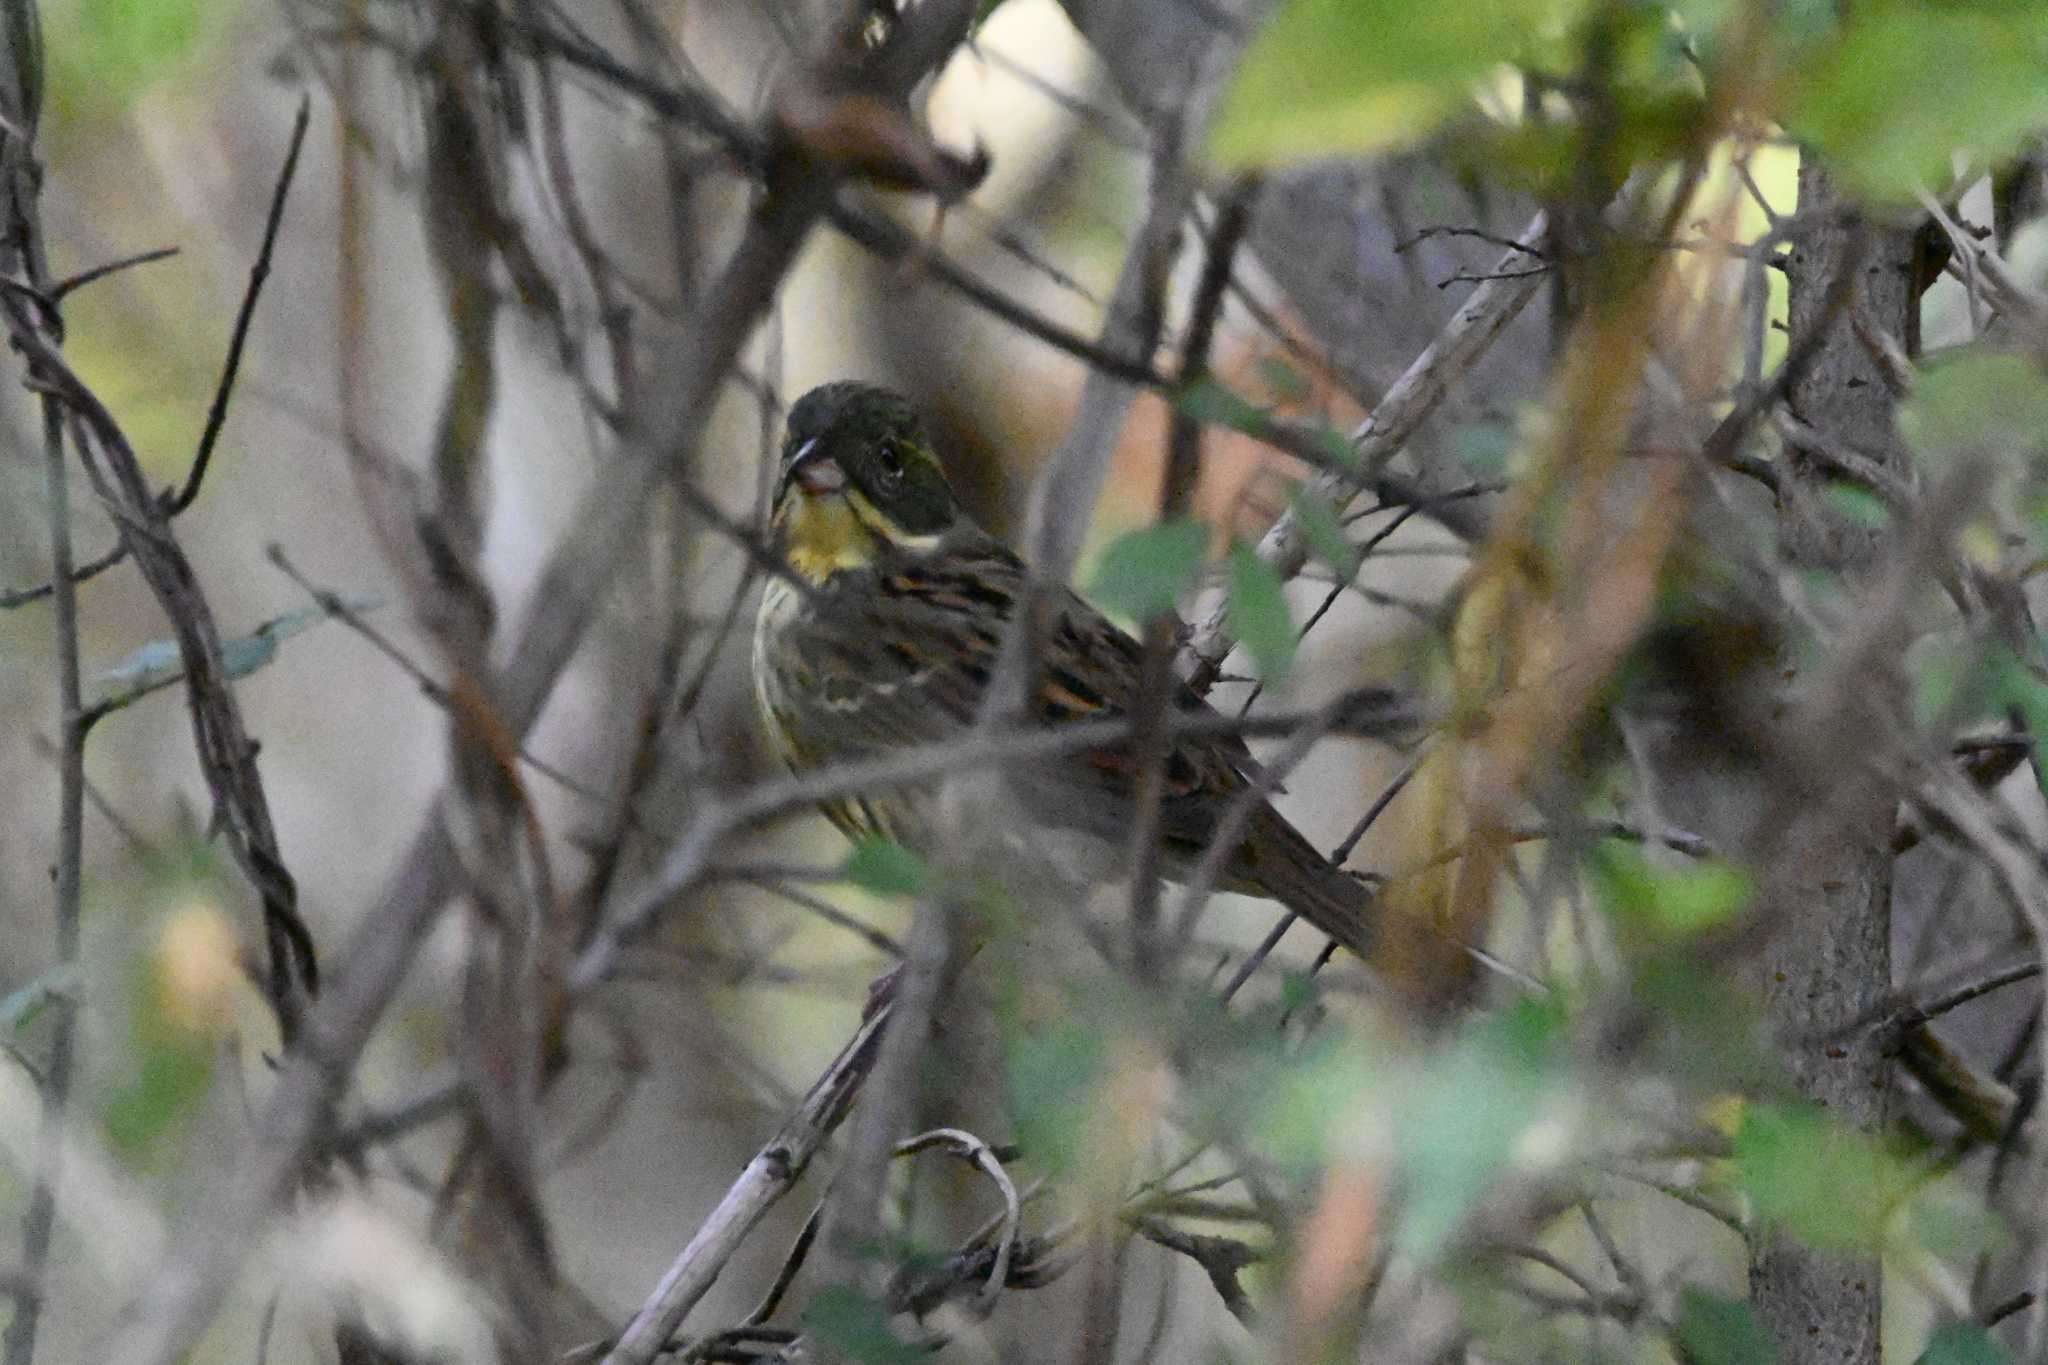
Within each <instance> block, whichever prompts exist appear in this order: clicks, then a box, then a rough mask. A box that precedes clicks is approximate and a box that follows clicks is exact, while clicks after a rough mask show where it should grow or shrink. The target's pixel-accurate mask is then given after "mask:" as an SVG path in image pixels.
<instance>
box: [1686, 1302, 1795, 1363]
mask: <svg viewBox="0 0 2048 1365" xmlns="http://www.w3.org/2000/svg"><path fill="white" fill-rule="evenodd" d="M1678 1341H1679V1344H1680V1345H1681V1346H1683V1347H1684V1348H1685V1353H1686V1355H1687V1356H1688V1357H1690V1358H1691V1360H1692V1361H1694V1362H1695V1365H1768V1362H1771V1361H1775V1360H1776V1359H1777V1358H1778V1352H1777V1349H1776V1348H1775V1347H1773V1346H1772V1345H1771V1341H1770V1338H1769V1337H1767V1336H1765V1335H1764V1329H1763V1327H1762V1326H1761V1325H1759V1324H1758V1322H1757V1320H1756V1314H1755V1313H1754V1312H1752V1311H1751V1309H1750V1306H1749V1305H1748V1304H1747V1303H1745V1302H1744V1301H1743V1300H1741V1299H1730V1298H1723V1297H1722V1296H1721V1295H1719V1294H1715V1293H1712V1292H1710V1291H1708V1290H1705V1289H1701V1288H1700V1287H1699V1286H1698V1285H1691V1284H1689V1285H1687V1286H1686V1287H1685V1292H1684V1293H1683V1294H1681V1295H1680V1296H1679V1309H1678Z"/></svg>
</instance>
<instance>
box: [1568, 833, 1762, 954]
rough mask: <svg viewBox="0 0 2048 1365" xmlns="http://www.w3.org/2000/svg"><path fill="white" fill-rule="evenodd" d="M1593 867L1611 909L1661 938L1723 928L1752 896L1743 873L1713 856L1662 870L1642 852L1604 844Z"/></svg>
mask: <svg viewBox="0 0 2048 1365" xmlns="http://www.w3.org/2000/svg"><path fill="white" fill-rule="evenodd" d="M1593 867H1594V871H1595V874H1596V876H1597V877H1598V880H1599V884H1600V888H1601V890H1602V891H1603V892H1604V893H1605V898H1606V904H1607V906H1608V908H1609V909H1610V911H1612V912H1613V913H1614V914H1615V915H1616V917H1617V918H1619V919H1622V920H1624V921H1626V922H1628V923H1630V924H1635V925H1640V926H1643V927H1645V928H1648V929H1649V930H1650V931H1651V932H1652V933H1654V934H1655V935H1656V936H1657V937H1659V938H1664V939H1682V938H1690V937H1691V936H1692V935H1694V934H1697V933H1700V932H1702V931H1704V930H1707V929H1712V928H1714V927H1716V926H1718V925H1722V924H1726V923H1727V922H1728V921H1730V920H1731V919H1733V918H1734V917H1735V916H1736V915H1737V914H1739V913H1740V912H1741V911H1742V909H1743V907H1744V906H1746V905H1748V904H1749V902H1750V898H1751V897H1752V896H1754V895H1755V894H1756V883H1755V882H1754V881H1753V880H1752V879H1751V878H1750V875H1749V874H1748V873H1747V872H1745V871H1743V870H1742V869H1741V868H1739V867H1737V866H1735V865H1734V864H1733V863H1729V862H1724V861H1722V860H1721V859H1718V858H1701V859H1695V860H1693V861H1690V862H1686V863H1683V864H1680V865H1678V866H1674V867H1665V866H1661V865H1659V864H1658V863H1655V862H1653V861H1651V859H1650V857H1649V856H1648V854H1647V853H1646V852H1645V851H1644V850H1643V849H1640V848H1636V847H1632V846H1630V845H1628V844H1615V843H1608V844H1603V845H1601V846H1600V848H1599V850H1598V852H1597V853H1596V854H1595V856H1594V859H1593Z"/></svg>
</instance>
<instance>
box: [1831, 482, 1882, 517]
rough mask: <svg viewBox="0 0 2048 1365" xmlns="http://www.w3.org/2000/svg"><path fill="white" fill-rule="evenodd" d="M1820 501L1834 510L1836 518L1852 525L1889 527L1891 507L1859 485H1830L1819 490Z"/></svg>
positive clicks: (1838, 483)
mask: <svg viewBox="0 0 2048 1365" xmlns="http://www.w3.org/2000/svg"><path fill="white" fill-rule="evenodd" d="M1821 499H1822V500H1823V501H1824V502H1826V503H1827V505H1828V506H1829V507H1831V508H1833V509H1834V511H1835V515H1836V516H1839V517H1841V518H1842V519H1843V520H1844V521H1847V522H1850V523H1852V524H1854V525H1857V526H1873V527H1876V526H1889V525H1891V520H1892V509H1891V507H1890V506H1889V505H1888V504H1887V503H1886V502H1885V500H1884V499H1883V498H1880V497H1879V496H1878V495H1877V494H1875V493H1873V492H1871V491H1870V490H1869V489H1868V488H1865V487H1863V486H1862V485H1861V484H1854V483H1840V482H1836V483H1831V484H1829V485H1828V486H1827V487H1826V488H1824V489H1822V490H1821Z"/></svg>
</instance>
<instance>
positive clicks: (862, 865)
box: [843, 839, 931, 896]
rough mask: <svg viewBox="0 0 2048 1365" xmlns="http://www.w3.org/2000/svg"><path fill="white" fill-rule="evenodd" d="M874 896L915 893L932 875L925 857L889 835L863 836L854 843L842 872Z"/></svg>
mask: <svg viewBox="0 0 2048 1365" xmlns="http://www.w3.org/2000/svg"><path fill="white" fill-rule="evenodd" d="M843 875H844V876H845V878H846V880H847V881H849V882H851V883H853V885H855V886H857V887H859V888H860V889H861V890H863V891H866V892H868V893H869V894H870V895H875V896H915V895H917V894H918V893H919V892H920V891H922V890H924V887H925V883H926V882H928V881H929V880H930V879H931V869H930V868H929V867H927V866H926V865H925V861H924V859H922V858H920V857H918V856H917V855H916V854H915V853H912V852H911V851H910V850H909V849H907V848H905V847H904V846H903V845H901V844H899V843H896V842H895V841H894V840H890V839H863V840H861V841H860V842H859V843H857V844H855V845H854V846H853V852H852V854H851V855H849V856H848V858H847V860H846V871H845V872H844V874H843Z"/></svg>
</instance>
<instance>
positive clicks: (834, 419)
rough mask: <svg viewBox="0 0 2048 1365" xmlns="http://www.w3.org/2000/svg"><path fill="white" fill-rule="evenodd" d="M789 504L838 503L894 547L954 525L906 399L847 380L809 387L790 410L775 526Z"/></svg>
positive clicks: (955, 514)
mask: <svg viewBox="0 0 2048 1365" xmlns="http://www.w3.org/2000/svg"><path fill="white" fill-rule="evenodd" d="M793 499H803V500H809V501H813V502H815V501H818V500H822V499H842V500H844V501H845V502H846V503H847V504H848V507H849V509H850V511H851V513H852V514H853V515H854V516H855V517H856V518H857V519H858V520H859V521H860V522H861V523H863V525H864V526H865V528H866V529H867V530H868V531H869V532H871V533H873V534H875V535H878V536H881V537H882V538H884V539H887V540H889V541H891V542H894V543H897V544H899V545H900V544H904V543H905V542H910V541H920V542H921V541H926V540H927V539H928V538H930V537H934V536H938V535H940V534H942V533H943V532H945V531H947V530H949V529H950V528H952V527H953V526H954V525H955V524H956V523H957V522H959V521H960V520H961V517H962V513H961V511H960V504H959V502H958V501H956V500H955V498H954V497H953V490H952V488H951V487H950V486H948V484H947V483H946V475H945V472H944V471H943V470H942V469H941V468H940V467H939V457H938V456H937V455H936V454H935V453H934V452H933V450H932V443H931V438H930V436H928V435H927V434H926V432H925V428H924V422H923V420H922V419H921V418H920V417H919V416H918V413H917V409H916V408H915V407H914V406H912V404H911V402H910V400H909V399H907V398H905V397H903V396H902V395H901V394H897V393H892V392H890V391H889V390H887V389H883V388H878V387H876V386H874V385H872V384H860V383H854V382H851V381H847V382H841V383H837V384H825V385H821V386H820V387H818V388H815V389H812V390H811V391H810V392H809V393H807V394H805V395H804V396H803V397H802V398H799V399H798V400H797V401H796V405H795V406H794V407H792V408H790V410H789V431H788V435H787V436H786V437H785V438H784V440H783V443H782V477H781V482H780V484H779V485H778V486H777V489H776V494H775V504H776V516H777V520H778V521H786V520H788V515H787V514H788V511H789V504H790V503H791V501H792V500H793Z"/></svg>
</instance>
